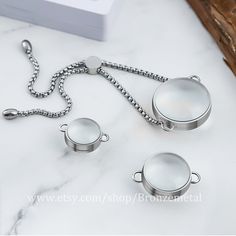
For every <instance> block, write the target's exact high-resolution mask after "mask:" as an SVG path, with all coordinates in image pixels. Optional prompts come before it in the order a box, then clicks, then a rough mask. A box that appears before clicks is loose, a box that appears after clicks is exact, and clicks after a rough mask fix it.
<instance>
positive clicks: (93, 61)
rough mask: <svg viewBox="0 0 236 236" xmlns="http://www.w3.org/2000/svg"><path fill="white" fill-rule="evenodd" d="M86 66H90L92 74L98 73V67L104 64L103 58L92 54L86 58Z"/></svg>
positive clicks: (89, 70) (89, 71)
mask: <svg viewBox="0 0 236 236" xmlns="http://www.w3.org/2000/svg"><path fill="white" fill-rule="evenodd" d="M85 66H86V67H87V68H88V73H89V74H90V75H96V74H97V71H98V69H99V68H100V67H101V66H102V60H101V59H100V58H98V57H95V56H91V57H89V58H87V59H86V60H85Z"/></svg>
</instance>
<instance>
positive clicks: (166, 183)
mask: <svg viewBox="0 0 236 236" xmlns="http://www.w3.org/2000/svg"><path fill="white" fill-rule="evenodd" d="M132 178H133V180H134V181H135V182H137V183H142V184H143V186H144V188H145V189H146V191H147V192H148V193H150V194H151V195H154V196H165V197H166V196H167V197H170V199H172V198H175V197H179V196H181V195H183V194H184V193H185V192H186V191H187V190H188V189H189V187H190V185H191V184H197V183H198V182H199V181H200V180H201V177H200V175H199V174H198V173H197V172H192V171H191V169H190V167H189V165H188V163H187V162H186V161H185V160H184V159H183V158H182V157H180V156H178V155H176V154H174V153H160V154H157V155H154V156H153V157H151V158H149V159H147V160H146V162H145V164H144V166H143V168H142V171H137V172H135V173H134V174H133V176H132Z"/></svg>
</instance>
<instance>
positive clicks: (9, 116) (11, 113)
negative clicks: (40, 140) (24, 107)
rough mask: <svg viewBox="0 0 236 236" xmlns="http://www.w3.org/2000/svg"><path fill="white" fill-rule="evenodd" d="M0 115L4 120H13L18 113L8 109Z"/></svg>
mask: <svg viewBox="0 0 236 236" xmlns="http://www.w3.org/2000/svg"><path fill="white" fill-rule="evenodd" d="M2 115H3V117H4V118H5V119H6V120H13V119H15V118H17V117H18V111H17V110H16V109H13V108H10V109H6V110H4V111H3V112H2Z"/></svg>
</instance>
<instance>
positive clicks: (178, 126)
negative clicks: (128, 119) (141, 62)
mask: <svg viewBox="0 0 236 236" xmlns="http://www.w3.org/2000/svg"><path fill="white" fill-rule="evenodd" d="M21 45H22V48H23V51H24V52H25V54H26V55H27V57H28V59H29V61H30V62H31V64H32V65H33V68H34V72H33V75H32V77H31V79H30V81H29V83H28V90H29V92H30V94H31V95H32V96H34V97H36V98H46V97H48V96H49V95H50V94H52V93H53V91H54V90H55V88H56V86H57V87H58V91H59V94H60V96H61V97H62V98H63V99H64V100H65V102H66V107H65V109H63V110H61V111H53V112H52V111H47V110H44V109H31V110H26V111H20V110H16V109H14V112H13V111H11V112H9V110H8V109H7V110H5V111H4V112H3V116H4V117H5V118H6V119H14V118H17V117H28V116H31V115H40V116H45V117H48V118H60V117H63V116H65V115H67V114H68V113H69V112H70V111H71V109H72V99H71V98H70V97H69V95H68V94H67V93H66V92H65V90H64V83H65V80H66V79H67V78H68V77H69V76H71V75H74V74H91V75H94V74H99V75H101V76H102V77H104V78H105V79H106V80H107V81H109V82H110V83H111V84H112V85H113V86H114V87H115V88H116V89H117V90H118V91H119V92H120V93H121V94H122V95H123V96H124V97H125V98H126V99H127V100H128V102H129V103H130V104H131V105H132V106H133V107H134V108H135V109H136V110H137V111H138V112H139V113H140V114H141V115H142V117H143V118H144V119H145V120H146V121H147V122H149V123H150V124H153V125H156V126H161V127H162V129H163V130H166V131H171V130H187V129H193V128H197V127H198V126H199V125H201V124H202V123H204V122H205V120H206V119H207V118H208V116H209V114H210V110H211V106H209V109H208V110H207V111H206V113H205V114H202V116H201V117H197V118H196V119H193V120H191V121H184V122H183V121H178V120H177V121H174V120H172V119H169V118H168V117H165V116H162V114H161V113H159V110H158V108H156V106H155V104H153V112H154V115H155V116H156V118H155V117H153V116H152V115H150V114H148V113H147V112H146V111H145V109H144V108H143V107H142V106H141V105H140V104H139V103H138V102H137V101H136V100H135V99H134V97H133V96H131V94H130V93H129V92H128V91H127V90H126V89H125V88H124V87H123V86H122V85H121V84H120V83H119V82H118V81H117V80H116V79H115V78H114V77H113V76H111V75H110V74H109V73H108V72H106V71H105V70H104V67H107V68H112V69H117V70H122V71H125V72H129V73H133V74H135V75H140V76H143V77H147V78H150V79H153V80H155V81H159V82H162V83H163V84H168V83H172V82H171V81H176V79H173V80H172V79H169V78H167V77H164V76H161V75H158V74H154V73H152V72H149V71H145V70H142V69H138V68H135V67H130V66H127V65H122V64H118V63H113V62H108V61H105V60H101V59H99V58H98V57H95V56H92V57H89V58H87V59H86V60H83V61H80V62H76V63H73V64H71V65H69V66H67V67H65V68H64V69H62V70H60V71H58V72H56V73H55V74H54V75H53V76H52V79H51V83H50V87H49V89H48V90H46V91H45V92H37V91H35V90H34V88H33V86H34V83H35V82H36V80H37V78H38V76H39V71H40V69H39V63H38V61H37V60H36V59H35V57H34V56H33V54H32V45H31V43H30V41H29V40H23V41H22V44H21ZM185 79H187V78H185ZM188 79H189V80H190V79H191V80H192V81H196V82H198V83H200V78H199V77H198V76H195V75H193V76H190V77H188ZM202 87H203V88H205V87H204V86H203V85H202ZM205 89H206V88H205ZM157 91H158V90H157ZM156 93H157V92H156ZM155 96H156V95H155ZM209 97H210V95H209ZM186 101H188V98H186ZM172 106H174V104H172ZM12 112H13V113H12Z"/></svg>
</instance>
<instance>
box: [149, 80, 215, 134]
mask: <svg viewBox="0 0 236 236" xmlns="http://www.w3.org/2000/svg"><path fill="white" fill-rule="evenodd" d="M194 78H195V77H194ZM194 78H193V77H190V78H177V79H172V80H169V81H167V82H165V83H163V84H162V85H161V86H159V87H158V88H157V90H156V92H155V94H154V96H153V100H152V107H153V113H154V114H155V116H156V118H157V119H158V120H161V121H162V123H163V129H165V130H167V131H169V130H191V129H195V128H197V127H199V126H200V125H201V124H203V123H204V122H205V121H206V120H207V118H208V117H209V115H210V112H211V98H210V94H209V92H208V90H207V89H206V87H205V86H204V85H203V84H201V83H200V81H199V80H195V79H194Z"/></svg>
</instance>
